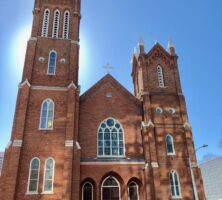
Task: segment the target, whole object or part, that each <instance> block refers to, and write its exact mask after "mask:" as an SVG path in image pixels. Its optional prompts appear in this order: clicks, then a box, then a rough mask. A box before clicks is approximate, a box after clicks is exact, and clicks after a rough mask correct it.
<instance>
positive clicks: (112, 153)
mask: <svg viewBox="0 0 222 200" xmlns="http://www.w3.org/2000/svg"><path fill="white" fill-rule="evenodd" d="M124 155H125V145H124V132H123V128H122V126H121V124H120V123H119V122H118V121H117V120H115V119H113V118H108V119H105V120H104V121H102V123H101V124H100V126H99V129H98V156H101V157H123V156H124Z"/></svg>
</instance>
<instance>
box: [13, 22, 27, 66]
mask: <svg viewBox="0 0 222 200" xmlns="http://www.w3.org/2000/svg"><path fill="white" fill-rule="evenodd" d="M30 36H31V25H29V26H25V27H24V28H23V29H21V30H20V31H19V32H18V34H17V37H15V42H14V46H13V48H14V52H15V54H14V55H16V56H15V65H16V68H17V69H20V70H22V69H23V65H24V61H25V53H26V47H27V41H28V40H29V38H30Z"/></svg>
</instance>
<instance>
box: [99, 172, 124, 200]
mask: <svg viewBox="0 0 222 200" xmlns="http://www.w3.org/2000/svg"><path fill="white" fill-rule="evenodd" d="M108 178H113V179H114V180H115V181H116V182H117V184H118V187H119V200H121V187H120V184H119V181H118V180H117V179H116V178H115V177H114V176H107V177H106V178H105V179H104V180H103V182H102V184H101V200H103V188H104V187H109V186H103V185H104V183H105V182H106V180H107V179H108Z"/></svg>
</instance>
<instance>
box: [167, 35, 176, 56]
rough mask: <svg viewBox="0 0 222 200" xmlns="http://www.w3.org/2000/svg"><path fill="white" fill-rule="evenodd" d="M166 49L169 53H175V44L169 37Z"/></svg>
mask: <svg viewBox="0 0 222 200" xmlns="http://www.w3.org/2000/svg"><path fill="white" fill-rule="evenodd" d="M168 49H169V52H170V54H171V55H175V46H174V44H173V40H172V39H171V38H170V39H169V41H168Z"/></svg>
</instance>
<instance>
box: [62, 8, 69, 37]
mask: <svg viewBox="0 0 222 200" xmlns="http://www.w3.org/2000/svg"><path fill="white" fill-rule="evenodd" d="M67 14H68V16H67V19H66V15H67ZM66 20H67V22H66ZM69 26H70V12H69V10H66V11H65V12H64V15H63V31H62V38H63V39H69Z"/></svg>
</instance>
